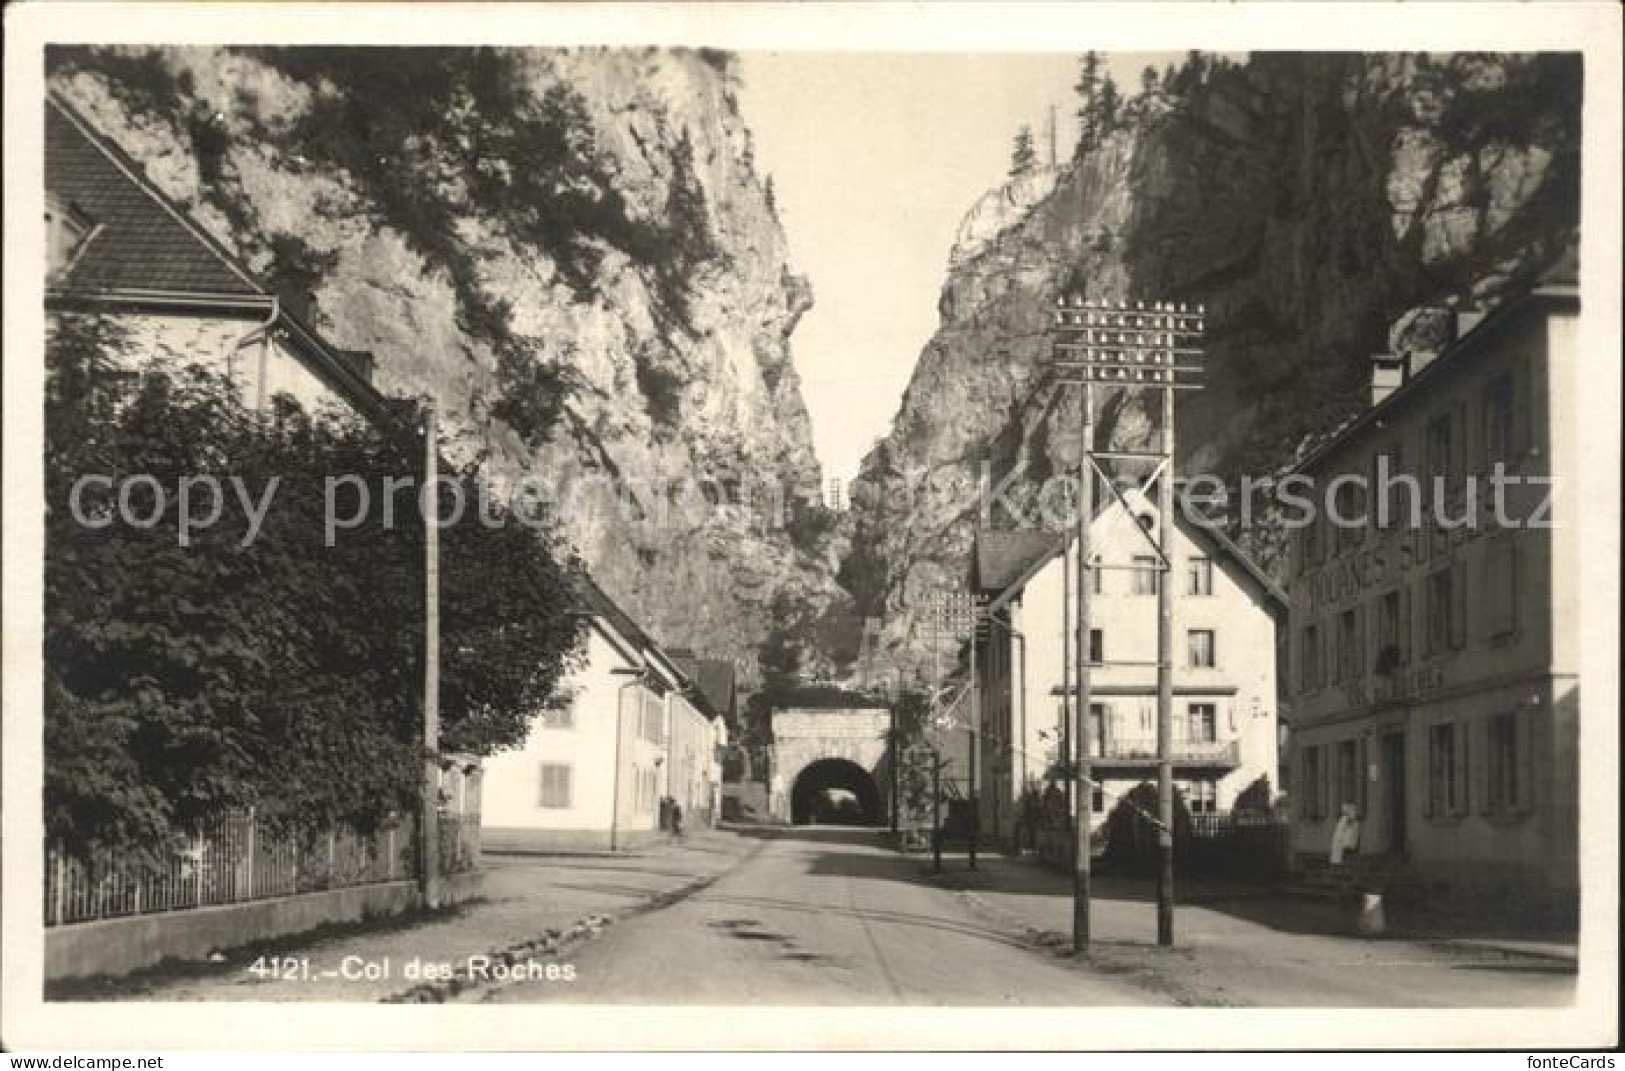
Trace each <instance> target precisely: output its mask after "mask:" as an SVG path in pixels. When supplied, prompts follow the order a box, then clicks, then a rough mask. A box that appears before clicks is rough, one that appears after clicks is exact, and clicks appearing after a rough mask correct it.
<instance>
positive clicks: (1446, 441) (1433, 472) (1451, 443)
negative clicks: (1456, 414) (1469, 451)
mask: <svg viewBox="0 0 1625 1071" xmlns="http://www.w3.org/2000/svg"><path fill="white" fill-rule="evenodd" d="M1454 448H1455V437H1454V434H1453V432H1452V430H1451V427H1450V414H1449V413H1441V414H1439V415H1438V416H1436V417H1434V418H1433V419H1432V420H1431V421H1429V422H1428V430H1427V462H1428V475H1429V476H1430V477H1433V478H1434V479H1435V480H1436V479H1438V478H1440V477H1448V476H1449V475H1450V459H1451V453H1452V451H1453V450H1454ZM1428 490H1429V492H1430V493H1431V492H1432V490H1433V488H1432V486H1430V487H1429V488H1428Z"/></svg>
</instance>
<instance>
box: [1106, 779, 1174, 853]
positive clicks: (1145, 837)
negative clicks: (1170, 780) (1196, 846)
mask: <svg viewBox="0 0 1625 1071" xmlns="http://www.w3.org/2000/svg"><path fill="white" fill-rule="evenodd" d="M1157 813H1158V811H1157V786H1156V785H1155V784H1153V783H1152V782H1150V781H1142V782H1141V783H1140V784H1138V785H1136V786H1134V788H1132V789H1130V790H1129V792H1128V794H1127V795H1125V796H1124V797H1123V798H1122V799H1121V800H1119V801H1118V803H1117V806H1115V807H1113V808H1112V810H1111V813H1110V814H1108V815H1107V816H1106V823H1105V828H1106V851H1105V854H1104V856H1103V859H1102V861H1103V862H1104V863H1105V864H1106V865H1107V866H1109V867H1112V868H1113V869H1115V870H1117V871H1119V872H1120V873H1129V874H1140V875H1148V874H1155V873H1156V871H1157V863H1158V849H1157V841H1158V830H1157V826H1156V823H1155V822H1154V821H1153V820H1152V819H1154V818H1155V817H1156V815H1157ZM1190 839H1191V814H1190V809H1189V808H1188V807H1186V805H1185V797H1184V794H1183V793H1181V792H1180V791H1179V788H1178V787H1177V786H1176V787H1175V788H1174V852H1175V854H1176V855H1178V854H1181V853H1182V852H1183V849H1184V848H1185V846H1186V845H1188V844H1189V843H1190Z"/></svg>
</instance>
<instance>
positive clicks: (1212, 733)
mask: <svg viewBox="0 0 1625 1071" xmlns="http://www.w3.org/2000/svg"><path fill="white" fill-rule="evenodd" d="M1185 719H1186V721H1185V724H1186V729H1185V733H1186V739H1188V740H1190V741H1191V743H1194V744H1211V743H1213V742H1214V741H1216V740H1218V738H1219V711H1218V707H1217V706H1216V705H1215V704H1213V703H1192V704H1190V705H1189V706H1188V707H1186V708H1185Z"/></svg>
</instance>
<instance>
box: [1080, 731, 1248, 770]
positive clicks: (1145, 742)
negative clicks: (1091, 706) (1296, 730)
mask: <svg viewBox="0 0 1625 1071" xmlns="http://www.w3.org/2000/svg"><path fill="white" fill-rule="evenodd" d="M1089 744H1090V746H1089V755H1090V758H1091V759H1092V760H1093V761H1094V762H1095V763H1096V764H1097V765H1099V766H1102V767H1105V768H1112V767H1119V768H1133V769H1143V768H1149V767H1155V766H1156V764H1157V738H1156V735H1155V734H1151V735H1143V734H1121V735H1120V734H1114V733H1112V732H1110V731H1108V732H1107V733H1106V739H1105V740H1104V741H1101V740H1094V739H1091V740H1090V742H1089ZM1173 760H1174V765H1175V766H1176V767H1182V768H1185V769H1192V770H1234V769H1236V768H1237V767H1238V766H1240V765H1241V742H1240V741H1239V740H1199V739H1191V738H1189V737H1187V736H1183V735H1181V734H1179V733H1175V734H1174V739H1173Z"/></svg>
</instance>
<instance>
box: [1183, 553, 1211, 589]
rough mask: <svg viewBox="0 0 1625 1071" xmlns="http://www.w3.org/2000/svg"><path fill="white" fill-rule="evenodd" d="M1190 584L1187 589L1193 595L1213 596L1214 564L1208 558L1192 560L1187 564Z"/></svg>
mask: <svg viewBox="0 0 1625 1071" xmlns="http://www.w3.org/2000/svg"><path fill="white" fill-rule="evenodd" d="M1186 571H1187V576H1188V577H1189V578H1190V583H1189V585H1188V586H1187V588H1186V591H1187V593H1188V594H1191V595H1211V594H1213V562H1211V561H1210V560H1208V559H1207V558H1192V559H1190V561H1188V562H1187V563H1186Z"/></svg>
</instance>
